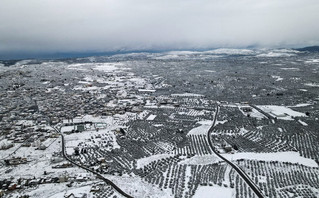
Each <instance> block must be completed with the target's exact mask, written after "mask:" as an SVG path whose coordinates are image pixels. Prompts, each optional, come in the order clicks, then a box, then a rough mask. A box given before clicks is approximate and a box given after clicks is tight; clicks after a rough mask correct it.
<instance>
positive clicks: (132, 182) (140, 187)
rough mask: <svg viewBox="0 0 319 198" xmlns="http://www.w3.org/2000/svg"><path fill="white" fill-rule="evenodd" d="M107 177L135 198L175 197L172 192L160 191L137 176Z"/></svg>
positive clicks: (167, 190)
mask: <svg viewBox="0 0 319 198" xmlns="http://www.w3.org/2000/svg"><path fill="white" fill-rule="evenodd" d="M106 177H107V178H108V179H110V180H111V181H113V182H114V183H115V184H116V185H118V186H119V187H120V188H121V189H122V190H123V191H124V192H126V193H128V194H130V195H131V196H133V197H139V198H149V197H157V198H170V197H174V196H173V195H172V192H171V190H169V189H160V188H158V187H157V186H155V185H152V184H149V183H147V182H145V181H143V180H142V179H141V178H140V177H138V176H135V175H134V174H131V175H122V176H113V175H106Z"/></svg>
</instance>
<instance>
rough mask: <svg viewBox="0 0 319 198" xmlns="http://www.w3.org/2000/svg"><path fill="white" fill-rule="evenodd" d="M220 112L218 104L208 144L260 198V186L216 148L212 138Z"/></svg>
mask: <svg viewBox="0 0 319 198" xmlns="http://www.w3.org/2000/svg"><path fill="white" fill-rule="evenodd" d="M218 112H219V105H217V110H216V113H215V116H214V121H213V125H212V126H211V127H210V129H209V130H208V132H207V139H208V144H209V146H210V147H211V149H212V151H213V152H214V153H215V154H216V155H217V156H218V157H219V158H221V159H222V160H224V161H225V162H226V163H228V164H229V165H230V166H231V167H232V168H234V169H235V170H236V172H237V173H238V174H239V175H240V176H241V177H242V178H243V179H244V181H245V182H246V183H247V184H248V186H249V187H250V188H251V189H252V190H253V191H254V192H255V194H256V195H257V197H259V198H264V195H263V194H262V192H261V190H260V189H259V188H258V186H257V185H256V184H255V183H254V182H253V181H252V180H251V179H250V178H249V176H248V175H247V174H246V173H245V172H244V171H243V170H242V169H241V168H240V167H239V166H237V165H236V164H234V163H232V162H231V161H229V160H227V159H226V158H224V157H223V156H222V155H220V154H219V153H218V152H217V151H216V150H215V148H214V146H213V143H212V140H211V138H210V137H211V133H212V131H213V130H214V128H215V124H216V120H217V115H218Z"/></svg>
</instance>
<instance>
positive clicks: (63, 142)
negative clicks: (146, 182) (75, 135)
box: [51, 126, 133, 198]
mask: <svg viewBox="0 0 319 198" xmlns="http://www.w3.org/2000/svg"><path fill="white" fill-rule="evenodd" d="M51 127H52V128H53V129H54V130H56V131H57V132H58V133H60V135H61V137H62V154H63V157H64V158H65V159H66V160H67V161H69V162H70V163H71V164H73V165H75V166H78V167H80V168H82V169H85V170H87V171H89V172H91V173H93V174H94V175H95V176H96V177H97V178H99V179H101V180H103V181H104V182H105V183H107V184H108V185H110V186H112V187H113V188H114V189H115V190H116V191H117V192H119V193H120V194H121V195H123V196H124V197H127V198H133V197H132V196H131V195H129V194H126V193H125V192H124V191H123V190H122V189H121V188H120V187H118V186H117V185H116V184H114V183H113V182H112V181H111V180H109V179H107V178H105V177H103V176H102V175H101V174H99V173H97V172H95V171H94V170H91V169H90V168H88V167H85V166H83V165H81V164H78V163H76V162H74V161H73V160H71V159H70V158H69V157H68V156H67V154H66V151H65V139H64V135H63V133H62V132H61V131H60V130H58V129H56V128H55V127H53V126H51Z"/></svg>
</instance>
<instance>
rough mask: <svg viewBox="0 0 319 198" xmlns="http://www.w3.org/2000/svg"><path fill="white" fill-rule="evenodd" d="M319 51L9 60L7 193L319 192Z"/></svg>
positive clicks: (1, 113) (4, 73)
mask: <svg viewBox="0 0 319 198" xmlns="http://www.w3.org/2000/svg"><path fill="white" fill-rule="evenodd" d="M318 72H319V53H317V52H308V51H297V50H290V49H278V50H267V49H263V50H248V49H217V50H211V51H203V52H193V51H178V52H167V53H131V54H119V55H113V56H99V57H88V58H72V59H60V60H34V59H31V60H19V61H0V98H1V100H0V104H1V105H0V156H1V159H0V197H8V198H11V197H12V198H29V197H48V198H59V197H65V198H70V197H76V198H98V197H112V198H119V197H162V198H166V197H178V198H180V197H194V198H205V197H219V198H223V197H229V198H247V197H269V198H286V197H309V198H315V197H319V176H318V175H319V166H318V165H319V131H318V130H319V121H318V119H319V103H318V102H319V73H318Z"/></svg>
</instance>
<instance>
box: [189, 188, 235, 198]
mask: <svg viewBox="0 0 319 198" xmlns="http://www.w3.org/2000/svg"><path fill="white" fill-rule="evenodd" d="M193 197H194V198H212V197H216V198H217V197H218V198H232V197H235V190H234V189H233V188H226V187H221V186H216V185H214V186H199V187H198V189H197V190H196V193H195V195H194V196H193Z"/></svg>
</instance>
